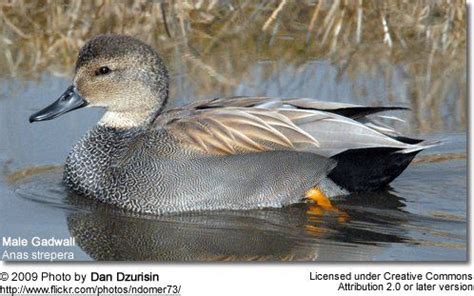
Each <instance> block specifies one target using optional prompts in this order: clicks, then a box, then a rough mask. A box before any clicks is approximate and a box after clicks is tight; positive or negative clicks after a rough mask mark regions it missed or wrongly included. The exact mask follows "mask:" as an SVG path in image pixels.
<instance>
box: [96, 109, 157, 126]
mask: <svg viewBox="0 0 474 296" xmlns="http://www.w3.org/2000/svg"><path fill="white" fill-rule="evenodd" d="M158 113H159V111H152V112H150V111H143V112H115V111H106V112H105V113H104V115H103V116H102V118H101V119H100V121H99V123H98V124H99V125H100V126H104V127H111V128H116V129H132V128H138V127H146V126H149V125H150V124H151V122H152V121H153V120H154V119H155V118H156V116H157V115H158Z"/></svg>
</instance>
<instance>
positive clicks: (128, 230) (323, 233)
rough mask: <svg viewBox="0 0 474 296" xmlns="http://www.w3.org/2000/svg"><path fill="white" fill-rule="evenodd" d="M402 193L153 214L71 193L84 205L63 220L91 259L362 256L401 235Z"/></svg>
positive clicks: (398, 239) (325, 258)
mask: <svg viewBox="0 0 474 296" xmlns="http://www.w3.org/2000/svg"><path fill="white" fill-rule="evenodd" d="M403 201H404V198H402V197H399V196H397V195H396V194H394V193H393V192H390V191H382V192H378V193H375V194H374V193H371V194H370V195H353V196H350V198H348V199H345V200H344V201H341V202H340V203H339V202H337V201H336V202H334V201H333V204H332V207H330V208H327V207H324V206H320V205H317V204H309V203H307V204H298V205H294V206H291V207H284V208H276V209H273V208H271V209H263V210H262V209H259V210H248V211H229V210H226V211H206V212H198V213H181V214H176V215H164V216H153V215H143V214H134V213H130V212H127V211H123V210H120V209H117V208H113V207H110V206H107V205H104V204H101V203H97V202H94V201H91V200H87V199H83V198H81V197H78V196H75V195H72V194H70V195H69V196H68V198H67V202H68V203H71V204H72V205H74V206H79V207H80V208H83V209H84V208H87V209H89V210H88V211H86V212H84V211H77V212H73V213H71V214H69V215H68V217H67V223H68V228H69V231H70V233H71V235H72V236H74V237H75V238H76V242H77V244H78V245H79V247H81V248H82V250H84V251H85V252H86V253H87V254H88V255H89V256H90V257H91V258H93V259H95V260H118V261H129V260H130V261H131V260H133V261H220V260H223V261H225V260H227V261H252V260H257V261H281V260H289V261H312V260H322V261H328V260H341V261H344V260H364V259H365V256H367V259H369V258H370V257H371V256H373V254H367V252H369V253H370V252H376V249H377V248H376V247H375V246H376V245H378V244H380V243H386V242H403V241H405V240H407V239H406V238H404V236H403V235H404V229H403V227H402V225H403V223H404V222H406V221H407V218H408V217H407V216H406V215H409V214H408V213H406V212H404V211H403V210H402V209H403V207H404V203H403ZM369 205H370V206H369ZM368 211H369V212H371V215H367V212H368ZM374 225H376V227H374ZM356 244H357V245H356ZM358 245H359V246H360V245H364V246H365V247H364V249H363V250H362V249H361V248H358ZM370 245H374V248H370V247H369V248H368V247H367V246H370Z"/></svg>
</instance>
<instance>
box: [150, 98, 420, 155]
mask: <svg viewBox="0 0 474 296" xmlns="http://www.w3.org/2000/svg"><path fill="white" fill-rule="evenodd" d="M393 109H399V107H364V106H359V105H352V104H345V103H331V102H320V101H315V100H311V99H270V98H266V97H234V98H222V99H219V98H218V99H213V100H210V101H206V102H198V103H194V104H191V105H188V106H185V107H183V108H179V109H173V110H169V111H167V112H165V113H163V114H162V115H160V116H159V117H158V118H157V119H156V121H155V124H156V125H157V126H160V127H162V128H165V129H167V130H168V131H169V132H170V133H171V134H172V135H173V136H174V137H175V138H177V139H179V140H180V141H181V142H183V143H184V144H186V145H188V146H190V147H192V148H195V149H197V150H200V151H202V152H204V153H208V154H216V155H226V154H240V153H247V152H259V151H272V150H292V151H303V152H312V153H317V154H320V155H323V156H332V155H335V154H337V153H340V152H342V151H345V150H348V149H356V148H368V147H395V148H400V149H416V147H414V146H416V145H417V144H408V143H405V142H401V141H398V140H397V139H396V138H394V137H393V135H396V134H397V133H396V131H395V130H393V129H391V128H390V127H388V126H385V125H383V124H379V123H377V122H374V121H372V120H368V119H367V118H366V117H365V116H366V115H370V114H373V113H378V112H381V111H387V110H393ZM341 110H343V111H344V112H342V111H341ZM348 111H350V112H348ZM338 113H341V114H343V113H346V114H348V115H347V116H344V115H341V114H338Z"/></svg>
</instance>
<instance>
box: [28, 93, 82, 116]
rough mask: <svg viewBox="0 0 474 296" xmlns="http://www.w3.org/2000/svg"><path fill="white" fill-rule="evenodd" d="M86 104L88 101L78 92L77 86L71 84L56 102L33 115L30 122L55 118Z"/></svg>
mask: <svg viewBox="0 0 474 296" xmlns="http://www.w3.org/2000/svg"><path fill="white" fill-rule="evenodd" d="M86 105H87V101H86V100H84V99H83V98H82V97H81V96H80V95H79V94H78V93H77V91H76V88H75V87H74V86H73V85H71V86H70V87H68V88H67V89H66V91H65V92H64V93H63V94H62V95H61V96H60V97H59V99H57V100H56V101H55V102H54V103H52V104H51V105H49V106H48V107H46V108H44V109H42V110H40V111H38V112H36V113H35V114H33V115H31V116H30V122H35V121H43V120H50V119H54V118H56V117H58V116H60V115H63V114H64V113H67V112H69V111H72V110H76V109H79V108H82V107H84V106H86Z"/></svg>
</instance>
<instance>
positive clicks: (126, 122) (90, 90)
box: [30, 34, 168, 128]
mask: <svg viewBox="0 0 474 296" xmlns="http://www.w3.org/2000/svg"><path fill="white" fill-rule="evenodd" d="M167 98H168V73H167V70H166V67H165V65H164V64H163V62H162V60H161V59H160V57H159V56H158V54H157V53H156V52H155V51H154V50H153V48H151V47H150V46H149V45H147V44H145V43H143V42H141V41H140V40H138V39H135V38H133V37H130V36H124V35H111V34H108V35H99V36H97V37H95V38H93V39H91V40H89V41H88V42H87V43H86V44H85V45H84V47H82V49H81V50H80V52H79V56H78V59H77V62H76V68H75V75H74V80H73V84H72V85H71V86H69V87H68V89H67V90H66V91H65V92H64V94H62V95H61V96H60V97H59V99H57V100H56V101H55V102H54V103H52V104H51V105H49V106H47V107H46V108H44V109H42V110H41V111H38V112H36V113H35V114H33V115H31V117H30V122H34V121H42V120H49V119H53V118H56V117H58V116H60V115H62V114H64V113H67V112H69V111H72V110H75V109H78V108H82V107H85V106H88V107H103V108H105V109H106V112H105V114H104V116H103V117H102V119H101V121H100V122H99V124H102V125H107V126H112V127H118V128H121V127H136V126H141V125H146V124H147V123H148V122H150V121H151V120H153V118H154V117H155V116H156V115H157V114H158V113H159V112H160V111H161V110H162V108H163V107H164V105H165V104H166V101H167Z"/></svg>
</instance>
